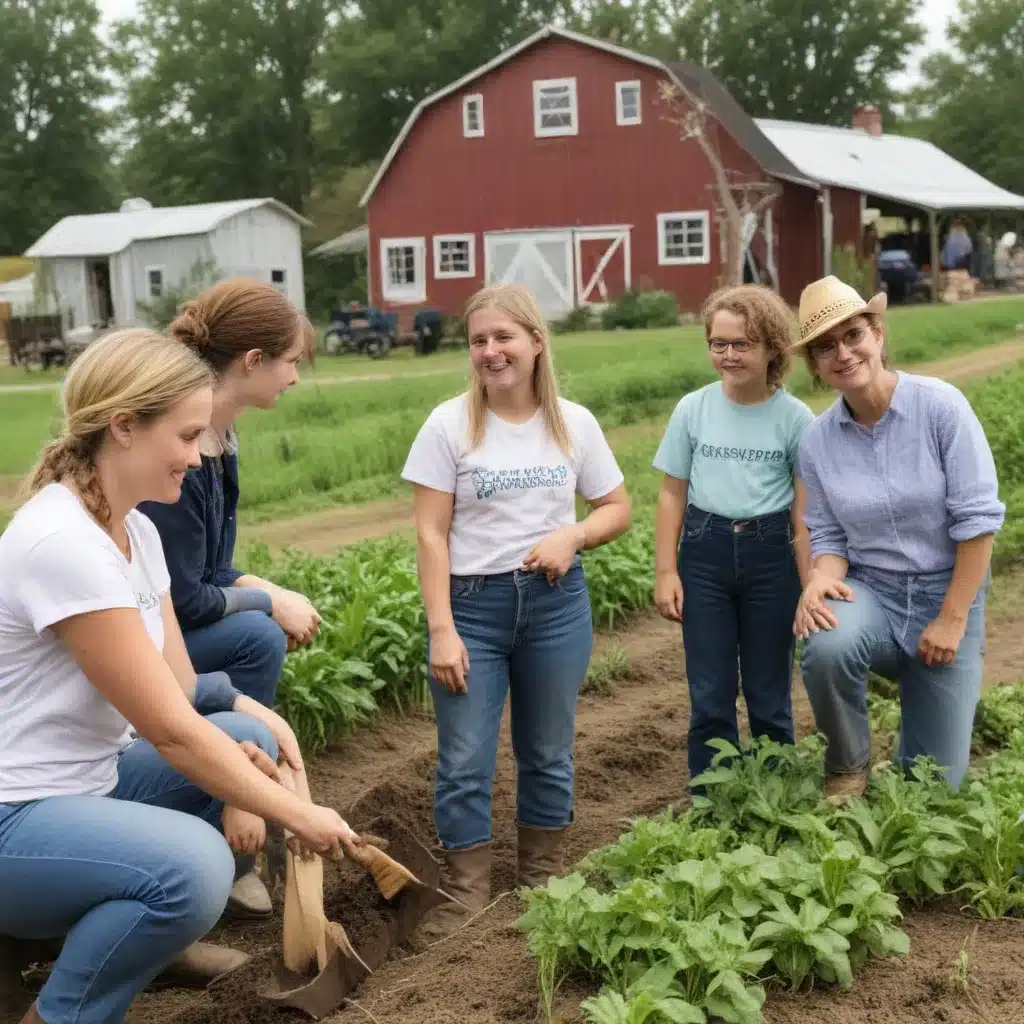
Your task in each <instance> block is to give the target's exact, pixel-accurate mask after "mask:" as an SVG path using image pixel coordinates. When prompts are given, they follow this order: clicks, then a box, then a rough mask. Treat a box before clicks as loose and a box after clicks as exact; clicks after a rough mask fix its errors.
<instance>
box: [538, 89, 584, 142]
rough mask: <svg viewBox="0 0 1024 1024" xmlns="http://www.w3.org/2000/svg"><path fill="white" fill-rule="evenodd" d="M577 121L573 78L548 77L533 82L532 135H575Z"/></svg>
mask: <svg viewBox="0 0 1024 1024" xmlns="http://www.w3.org/2000/svg"><path fill="white" fill-rule="evenodd" d="M577 122H578V116H577V108H576V79H575V78H548V79H545V80H543V81H539V82H534V83H533V133H534V135H536V136H538V137H543V136H548V135H576V134H577V133H578V130H579V126H578V123H577Z"/></svg>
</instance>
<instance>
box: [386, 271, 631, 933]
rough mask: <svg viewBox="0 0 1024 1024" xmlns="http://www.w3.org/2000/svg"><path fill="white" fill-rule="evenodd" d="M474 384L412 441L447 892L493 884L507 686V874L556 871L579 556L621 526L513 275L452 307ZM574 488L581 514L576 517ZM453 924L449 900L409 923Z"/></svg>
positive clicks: (607, 475) (526, 881)
mask: <svg viewBox="0 0 1024 1024" xmlns="http://www.w3.org/2000/svg"><path fill="white" fill-rule="evenodd" d="M466 331H467V337H468V339H469V348H470V366H471V381H470V386H469V390H468V392H467V393H466V394H463V395H460V396H459V397H458V398H455V399H452V400H451V401H448V402H445V403H443V404H442V405H440V406H438V407H437V408H436V409H435V410H434V411H433V412H432V413H431V414H430V416H429V417H428V419H427V421H426V423H425V424H424V425H423V427H422V428H421V430H420V432H419V434H418V435H417V437H416V440H415V442H414V443H413V446H412V449H411V450H410V452H409V457H408V461H407V462H406V464H405V468H404V470H403V473H402V475H403V477H404V478H405V479H406V480H409V481H411V482H412V483H413V484H415V485H416V532H417V538H418V550H419V571H420V586H421V588H422V590H423V598H424V602H425V604H426V610H427V623H428V626H429V630H430V642H429V647H430V676H431V683H432V690H433V694H434V704H435V711H436V717H437V743H438V764H437V778H436V793H435V803H434V819H435V824H436V827H437V833H438V837H439V839H440V841H441V844H442V846H443V847H444V851H445V861H446V865H447V871H448V874H449V878H450V881H449V891H450V892H451V893H452V894H453V895H455V896H457V897H458V898H459V899H460V900H462V901H463V902H464V903H465V904H466V905H467V906H468V907H469V908H470V909H471V910H473V911H478V910H480V909H481V908H482V907H484V906H485V905H486V903H487V900H488V896H489V894H490V870H491V838H492V831H491V782H492V778H493V776H494V767H495V759H496V756H497V748H498V732H499V726H500V723H501V716H502V711H503V709H504V706H505V698H506V695H510V697H511V715H512V746H513V749H514V751H515V756H516V764H517V768H518V780H519V781H518V800H517V812H516V818H517V822H518V829H519V831H518V883H519V884H520V885H539V884H543V883H544V882H545V881H546V879H547V878H548V877H549V876H550V875H553V874H558V873H559V871H560V870H561V868H562V846H563V839H564V833H565V830H566V827H567V826H568V824H569V822H570V821H571V820H572V802H573V763H572V748H573V738H574V720H575V717H574V716H575V709H576V699H577V695H578V693H579V689H580V685H581V684H582V682H583V679H584V677H585V675H586V671H587V665H588V663H589V660H590V652H591V646H592V641H593V625H592V620H591V610H590V597H589V593H588V590H587V583H586V580H585V578H584V574H583V566H582V564H581V561H580V557H579V552H580V551H583V550H584V549H588V548H595V547H597V546H599V545H601V544H605V543H607V542H608V541H610V540H612V539H613V538H614V537H617V536H618V535H619V534H621V533H622V532H623V531H625V530H626V529H627V528H628V526H629V519H630V511H629V502H628V499H627V496H626V492H625V488H624V487H623V478H622V473H621V472H620V470H619V467H618V465H617V463H616V461H615V457H614V455H613V454H612V451H611V449H610V448H609V446H608V443H607V441H606V440H605V438H604V435H603V434H602V432H601V428H600V426H599V425H598V422H597V420H596V419H595V418H594V416H593V415H592V414H591V413H590V412H588V411H587V410H586V409H584V408H583V407H582V406H579V405H576V404H574V403H572V402H567V401H565V400H564V399H561V398H559V397H558V394H557V385H556V382H555V374H554V368H553V363H552V358H551V344H550V339H549V336H548V332H547V328H546V325H545V323H544V318H543V315H542V314H541V311H540V309H539V307H538V306H537V303H536V300H535V299H534V298H533V296H532V295H531V294H530V293H529V292H528V291H527V290H526V289H525V288H523V287H521V286H519V285H500V286H494V287H490V288H485V289H483V290H482V291H480V292H478V293H477V294H476V295H475V296H474V297H473V298H472V299H471V300H470V302H469V305H468V307H467V309H466ZM577 492H578V493H579V494H581V495H582V496H583V498H584V499H585V500H586V501H587V502H588V503H589V504H590V506H591V508H592V511H591V512H590V514H589V515H588V516H587V517H586V518H585V519H584V520H583V521H581V522H577V521H576V507H575V496H576V493H577ZM460 923H461V921H460V917H459V913H458V912H455V911H453V910H452V908H450V907H449V908H445V909H443V910H441V911H438V912H437V914H435V916H434V917H433V918H432V919H431V920H429V921H428V922H426V923H425V924H424V926H423V928H422V930H421V934H422V937H423V938H424V939H427V940H430V939H434V938H439V937H440V936H442V935H444V934H447V933H449V932H450V931H452V930H453V929H454V928H455V927H457V926H458V925H459V924H460Z"/></svg>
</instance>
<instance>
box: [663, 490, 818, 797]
mask: <svg viewBox="0 0 1024 1024" xmlns="http://www.w3.org/2000/svg"><path fill="white" fill-rule="evenodd" d="M792 538H793V533H792V527H791V525H790V513H789V511H788V510H787V511H785V512H774V513H772V514H771V515H767V516H762V517H761V518H758V519H741V520H732V519H726V518H725V517H723V516H718V515H713V514H712V513H710V512H705V511H703V510H702V509H699V508H697V507H696V506H695V505H689V506H687V509H686V516H685V518H684V520H683V537H682V542H681V545H680V552H679V576H680V579H681V580H682V583H683V647H684V649H685V651H686V679H687V682H688V684H689V689H690V735H689V746H688V750H687V757H688V761H689V768H690V778H691V779H694V778H696V777H697V776H698V775H699V774H700V773H701V772H703V771H705V770H706V769H707V768H708V767H709V766H710V764H711V759H712V757H713V756H714V754H715V751H714V749H713V748H711V747H709V746H707V743H708V740H712V739H723V740H728V741H729V742H730V743H733V744H736V743H738V741H739V729H738V726H737V721H736V697H737V693H738V690H739V686H740V684H741V682H742V686H743V697H744V700H745V701H746V704H747V713H748V717H749V719H750V731H751V733H752V735H754V736H767V737H769V738H771V739H773V740H775V741H777V742H779V743H792V742H793V702H792V685H793V652H794V640H793V616H794V615H795V613H796V606H797V602H798V601H799V600H800V577H799V574H798V573H797V569H796V561H795V559H794V557H793V540H792Z"/></svg>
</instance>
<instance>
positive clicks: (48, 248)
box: [25, 199, 312, 259]
mask: <svg viewBox="0 0 1024 1024" xmlns="http://www.w3.org/2000/svg"><path fill="white" fill-rule="evenodd" d="M261 206H271V207H273V208H274V209H276V210H278V211H280V212H281V213H283V214H284V215H285V216H287V217H291V218H292V220H294V221H296V223H298V224H301V225H303V226H304V227H309V226H311V224H312V222H311V221H308V220H306V218H305V217H303V216H301V215H300V214H298V213H296V212H295V211H294V210H293V209H291V207H289V206H285V204H284V203H282V202H279V201H278V200H277V199H236V200H234V201H232V202H226V203H199V204H197V205H195V206H145V207H142V208H139V207H132V208H129V209H123V210H119V211H117V212H114V213H93V214H80V215H76V216H73V217H65V218H64V219H63V220H59V221H58V222H57V223H56V224H54V225H53V227H52V228H50V230H49V231H47V232H46V234H45V235H43V237H42V238H40V239H39V240H38V241H37V242H36V243H35V244H34V245H33V246H32V247H31V248H30V249H28V250H27V251H26V252H25V255H26V256H28V257H32V258H42V259H56V258H59V257H76V256H112V255H113V254H114V253H118V252H121V251H122V250H123V249H125V248H127V246H129V245H131V243H132V242H137V241H140V240H142V239H157V238H178V237H181V236H183V235H205V234H208V233H209V232H211V231H212V230H213V229H214V228H215V227H217V225H218V224H220V223H222V222H223V221H225V220H227V219H228V218H229V217H234V216H236V215H237V214H239V213H245V212H246V211H247V210H255V209H257V208H259V207H261Z"/></svg>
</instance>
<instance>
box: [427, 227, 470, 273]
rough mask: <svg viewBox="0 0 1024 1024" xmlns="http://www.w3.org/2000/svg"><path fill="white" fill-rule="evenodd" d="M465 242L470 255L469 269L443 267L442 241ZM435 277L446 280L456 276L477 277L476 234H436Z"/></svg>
mask: <svg viewBox="0 0 1024 1024" xmlns="http://www.w3.org/2000/svg"><path fill="white" fill-rule="evenodd" d="M442 242H465V243H466V247H467V250H468V255H469V260H468V264H469V269H468V270H442V269H441V243H442ZM434 277H435V278H436V279H437V280H439V281H444V280H447V279H450V278H456V277H476V235H472V234H470V235H434Z"/></svg>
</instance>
